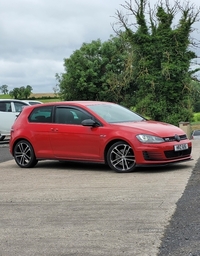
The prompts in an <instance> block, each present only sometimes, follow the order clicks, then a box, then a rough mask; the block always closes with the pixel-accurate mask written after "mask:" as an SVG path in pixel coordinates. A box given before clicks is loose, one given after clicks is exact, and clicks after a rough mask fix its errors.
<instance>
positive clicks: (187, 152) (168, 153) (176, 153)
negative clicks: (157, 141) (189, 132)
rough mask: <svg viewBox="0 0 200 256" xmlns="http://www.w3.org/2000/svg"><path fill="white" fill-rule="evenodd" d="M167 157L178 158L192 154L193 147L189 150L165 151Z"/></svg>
mask: <svg viewBox="0 0 200 256" xmlns="http://www.w3.org/2000/svg"><path fill="white" fill-rule="evenodd" d="M164 153H165V156H166V158H176V157H184V156H187V155H188V156H189V155H190V154H191V147H190V148H188V149H187V150H182V151H174V150H168V151H164Z"/></svg>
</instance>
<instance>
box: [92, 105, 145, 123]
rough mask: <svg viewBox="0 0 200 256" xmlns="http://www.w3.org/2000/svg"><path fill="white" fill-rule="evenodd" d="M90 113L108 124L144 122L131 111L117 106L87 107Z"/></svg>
mask: <svg viewBox="0 0 200 256" xmlns="http://www.w3.org/2000/svg"><path fill="white" fill-rule="evenodd" d="M88 108H90V109H91V110H92V111H94V112H95V113H96V114H97V115H99V116H100V117H102V118H103V119H104V120H105V121H107V122H108V123H123V122H138V121H143V120H145V119H144V118H143V117H141V116H139V115H137V114H136V113H134V112H132V111H131V110H129V109H127V108H125V107H122V106H120V105H117V104H105V103H104V104H98V105H88Z"/></svg>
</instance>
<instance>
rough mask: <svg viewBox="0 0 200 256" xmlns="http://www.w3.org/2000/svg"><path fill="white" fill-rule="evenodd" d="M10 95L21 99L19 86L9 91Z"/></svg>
mask: <svg viewBox="0 0 200 256" xmlns="http://www.w3.org/2000/svg"><path fill="white" fill-rule="evenodd" d="M9 94H10V96H11V97H12V98H14V99H19V96H20V90H19V88H14V89H13V90H12V91H10V92H9Z"/></svg>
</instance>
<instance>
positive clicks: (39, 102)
mask: <svg viewBox="0 0 200 256" xmlns="http://www.w3.org/2000/svg"><path fill="white" fill-rule="evenodd" d="M22 101H23V102H25V103H27V104H28V105H36V104H42V102H41V101H38V100H22Z"/></svg>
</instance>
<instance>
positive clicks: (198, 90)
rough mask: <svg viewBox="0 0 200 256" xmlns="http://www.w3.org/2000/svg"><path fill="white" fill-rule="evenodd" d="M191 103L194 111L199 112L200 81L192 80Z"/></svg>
mask: <svg viewBox="0 0 200 256" xmlns="http://www.w3.org/2000/svg"><path fill="white" fill-rule="evenodd" d="M191 87H192V103H193V104H192V105H193V110H194V112H200V82H199V81H194V80H193V81H192V82H191Z"/></svg>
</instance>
